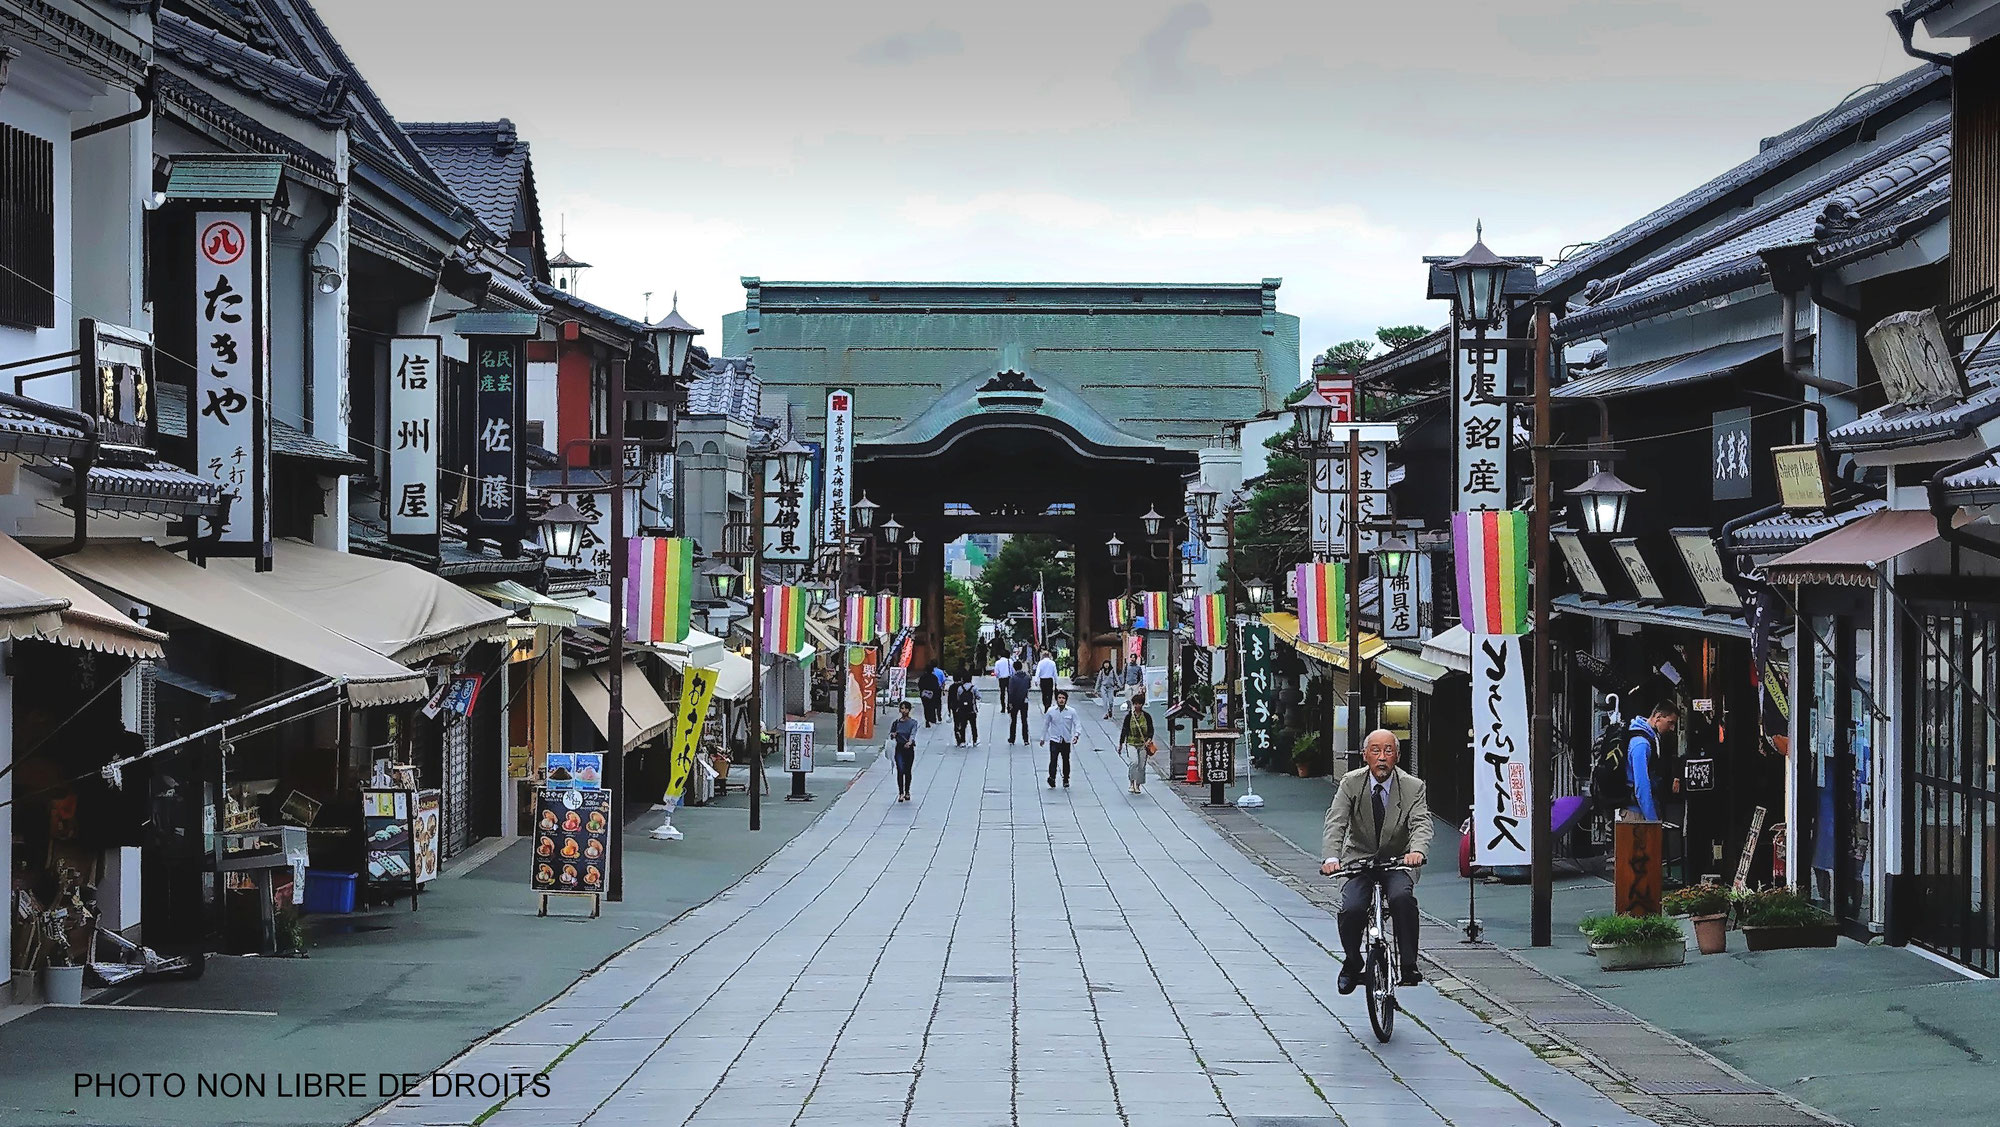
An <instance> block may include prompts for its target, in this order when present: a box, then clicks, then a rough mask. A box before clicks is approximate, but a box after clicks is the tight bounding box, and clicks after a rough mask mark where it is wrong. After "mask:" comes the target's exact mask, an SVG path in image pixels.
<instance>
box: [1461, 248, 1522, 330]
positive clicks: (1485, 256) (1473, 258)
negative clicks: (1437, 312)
mask: <svg viewBox="0 0 2000 1127" xmlns="http://www.w3.org/2000/svg"><path fill="white" fill-rule="evenodd" d="M1475 230H1476V231H1477V234H1476V235H1475V236H1474V237H1473V241H1472V249H1471V250H1469V251H1466V252H1465V254H1464V255H1462V256H1460V257H1459V259H1458V261H1456V262H1453V263H1450V264H1449V265H1447V266H1446V267H1445V268H1444V269H1445V272H1446V273H1448V274H1450V275H1451V281H1452V286H1453V288H1454V289H1456V290H1457V291H1458V316H1459V318H1460V319H1461V320H1463V321H1464V322H1465V323H1467V324H1468V325H1473V326H1476V327H1480V328H1491V327H1493V326H1494V325H1497V324H1499V323H1500V317H1501V314H1503V313H1504V312H1506V310H1505V308H1504V306H1505V303H1504V301H1503V300H1502V299H1503V297H1504V296H1505V295H1504V291H1505V288H1506V284H1507V273H1508V271H1510V270H1512V269H1513V268H1514V264H1513V263H1511V262H1508V261H1507V260H1506V259H1504V258H1501V257H1500V256H1499V255H1497V254H1494V253H1493V252H1492V251H1490V250H1488V249H1486V225H1485V224H1483V223H1482V224H1480V225H1479V226H1478V227H1477V228H1475Z"/></svg>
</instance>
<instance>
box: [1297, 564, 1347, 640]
mask: <svg viewBox="0 0 2000 1127" xmlns="http://www.w3.org/2000/svg"><path fill="white" fill-rule="evenodd" d="M1292 585H1293V589H1294V590H1295V591H1296V592H1297V593H1298V597H1299V641H1301V642H1317V643H1319V644H1321V645H1331V644H1333V643H1337V642H1345V641H1347V565H1346V564H1344V563H1305V564H1300V565H1299V566H1298V568H1297V569H1296V570H1295V571H1294V572H1293V573H1292Z"/></svg>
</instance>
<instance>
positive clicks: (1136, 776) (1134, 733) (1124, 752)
mask: <svg viewBox="0 0 2000 1127" xmlns="http://www.w3.org/2000/svg"><path fill="white" fill-rule="evenodd" d="M1156 750H1157V748H1156V747H1155V745H1154V744H1153V718H1152V717H1151V716H1148V715H1146V694H1144V693H1134V694H1133V695H1132V703H1131V706H1130V707H1129V708H1127V710H1126V712H1125V723H1124V724H1123V725H1122V726H1121V727H1120V728H1119V729H1118V755H1119V758H1121V759H1123V760H1125V766H1126V768H1127V769H1128V771H1129V778H1128V782H1129V783H1130V786H1131V790H1132V793H1133V794H1138V793H1139V788H1140V787H1141V786H1143V785H1144V784H1145V782H1146V759H1147V757H1149V756H1151V755H1152V754H1153V753H1154V751H1156Z"/></svg>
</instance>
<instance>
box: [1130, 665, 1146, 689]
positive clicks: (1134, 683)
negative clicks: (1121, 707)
mask: <svg viewBox="0 0 2000 1127" xmlns="http://www.w3.org/2000/svg"><path fill="white" fill-rule="evenodd" d="M1145 691H1146V670H1145V668H1144V667H1142V666H1141V665H1140V664H1139V663H1138V661H1137V660H1127V661H1126V662H1125V695H1127V696H1130V695H1132V694H1133V693H1142V692H1145Z"/></svg>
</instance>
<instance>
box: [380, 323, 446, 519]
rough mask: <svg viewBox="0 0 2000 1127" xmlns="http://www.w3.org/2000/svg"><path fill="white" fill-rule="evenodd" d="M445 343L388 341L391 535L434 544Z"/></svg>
mask: <svg viewBox="0 0 2000 1127" xmlns="http://www.w3.org/2000/svg"><path fill="white" fill-rule="evenodd" d="M441 345H442V341H441V340H440V339H439V338H437V337H434V336H428V337H393V338H391V339H390V341H389V441H388V446H389V481H388V483H387V486H386V487H385V488H384V489H383V490H382V495H383V497H384V499H385V500H386V501H387V503H388V506H389V538H390V539H391V540H393V541H399V542H403V541H418V542H420V543H419V546H426V547H430V548H435V546H436V544H437V536H438V519H439V517H438V512H439V505H438V441H439V440H440V439H442V438H443V432H442V430H441V429H440V420H439V418H438V391H439V388H438V381H439V377H440V375H441V371H440V368H441V361H440V356H441Z"/></svg>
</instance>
